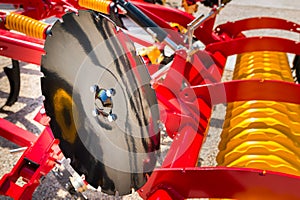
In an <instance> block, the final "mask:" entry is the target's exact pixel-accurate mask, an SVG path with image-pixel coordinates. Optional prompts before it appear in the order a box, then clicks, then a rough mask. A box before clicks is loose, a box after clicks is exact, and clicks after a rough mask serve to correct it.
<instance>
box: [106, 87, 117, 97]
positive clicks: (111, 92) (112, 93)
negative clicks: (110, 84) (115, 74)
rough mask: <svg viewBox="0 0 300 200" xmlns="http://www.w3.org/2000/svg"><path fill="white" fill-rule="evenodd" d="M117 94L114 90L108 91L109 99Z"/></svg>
mask: <svg viewBox="0 0 300 200" xmlns="http://www.w3.org/2000/svg"><path fill="white" fill-rule="evenodd" d="M115 94H116V91H115V90H114V89H113V88H111V89H109V90H106V95H107V96H108V97H111V96H114V95H115Z"/></svg>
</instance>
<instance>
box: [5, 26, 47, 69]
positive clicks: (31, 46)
mask: <svg viewBox="0 0 300 200" xmlns="http://www.w3.org/2000/svg"><path fill="white" fill-rule="evenodd" d="M44 53H45V52H44V41H43V40H39V39H35V38H30V37H28V36H25V35H20V34H16V33H12V32H10V31H7V30H3V29H0V55H1V56H6V57H9V58H12V59H15V60H21V61H24V62H29V63H33V64H37V65H40V62H41V56H42V55H43V54H44Z"/></svg>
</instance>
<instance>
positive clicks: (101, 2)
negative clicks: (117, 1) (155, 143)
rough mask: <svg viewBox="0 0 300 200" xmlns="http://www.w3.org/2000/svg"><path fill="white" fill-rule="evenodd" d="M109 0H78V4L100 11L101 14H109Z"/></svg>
mask: <svg viewBox="0 0 300 200" xmlns="http://www.w3.org/2000/svg"><path fill="white" fill-rule="evenodd" d="M111 3H112V1H109V0H79V1H78V4H79V5H80V6H81V7H83V8H88V9H91V10H95V11H98V12H101V13H103V14H109V9H110V4H111Z"/></svg>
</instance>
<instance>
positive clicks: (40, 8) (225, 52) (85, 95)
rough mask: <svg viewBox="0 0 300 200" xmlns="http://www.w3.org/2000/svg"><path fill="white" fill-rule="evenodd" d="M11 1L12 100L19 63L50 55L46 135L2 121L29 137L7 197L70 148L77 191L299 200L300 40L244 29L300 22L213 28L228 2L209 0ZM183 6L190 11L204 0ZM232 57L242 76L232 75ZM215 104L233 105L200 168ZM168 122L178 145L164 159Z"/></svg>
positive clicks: (6, 48) (3, 19) (3, 185)
mask: <svg viewBox="0 0 300 200" xmlns="http://www.w3.org/2000/svg"><path fill="white" fill-rule="evenodd" d="M1 3H4V4H10V5H12V6H13V7H14V9H13V10H14V11H10V12H4V11H3V12H0V33H1V34H0V55H1V56H5V57H9V58H11V59H12V60H13V63H12V68H5V69H4V71H5V73H6V74H7V76H8V79H9V83H10V90H11V92H10V95H9V97H8V99H7V101H6V104H5V106H11V105H13V104H14V103H15V102H16V101H17V98H18V94H19V90H20V71H19V70H20V67H19V61H23V62H28V63H33V64H36V65H40V68H41V72H42V73H43V77H42V78H41V91H42V95H43V96H44V101H43V108H41V112H39V113H38V115H37V116H36V117H35V119H36V121H38V122H40V123H41V124H42V125H44V126H45V128H44V130H43V131H42V133H41V134H40V135H39V136H36V135H35V134H33V133H31V132H29V131H26V130H23V129H21V128H19V127H17V126H16V125H14V124H12V123H10V122H8V121H6V120H4V119H0V134H1V136H2V137H4V138H6V139H8V140H10V141H12V142H14V143H16V144H17V145H19V146H21V147H27V148H26V150H25V151H24V153H23V155H22V156H21V158H20V159H19V161H18V162H17V163H16V165H15V166H14V167H13V169H12V170H11V172H9V173H7V174H5V175H4V176H3V177H2V178H1V180H0V194H1V195H6V196H10V197H12V198H14V199H30V198H31V197H32V193H33V192H34V191H35V189H36V187H37V186H38V185H39V184H40V181H41V179H43V177H45V176H46V175H47V173H49V172H50V171H51V170H52V169H53V168H54V167H55V166H57V165H60V164H61V163H62V160H64V158H68V159H69V160H70V164H71V166H72V168H73V169H74V170H75V171H76V173H77V174H78V175H79V177H80V178H77V179H76V180H74V179H71V180H73V181H71V183H72V187H73V189H74V190H75V191H77V192H81V191H82V190H84V189H86V187H87V185H89V186H91V187H93V188H101V191H102V192H104V193H106V194H109V195H115V194H118V195H127V194H130V193H131V192H132V190H135V191H137V192H138V193H139V195H140V197H141V198H143V199H187V198H226V199H300V193H299V189H300V153H299V152H300V131H299V130H300V129H299V127H300V114H299V113H300V105H299V104H300V87H299V85H298V82H299V79H300V78H299V77H300V71H299V70H300V60H299V57H298V56H297V55H300V43H299V42H298V41H294V40H291V39H288V38H283V37H275V36H247V34H245V32H247V31H255V30H260V29H275V30H281V31H288V32H292V33H294V34H299V33H300V25H299V24H297V23H295V22H291V21H287V20H284V19H277V18H273V17H255V18H247V19H241V20H238V21H234V22H227V23H224V24H221V25H218V26H216V25H215V23H216V17H217V16H218V15H219V14H220V12H221V10H222V9H223V8H224V7H226V6H225V4H226V3H228V1H222V2H214V1H212V2H211V1H204V2H202V1H201V2H200V3H204V4H205V5H207V6H210V7H211V11H210V12H209V13H208V14H207V15H199V16H196V17H194V16H193V15H191V14H189V13H187V12H185V11H181V10H179V9H174V8H170V7H167V6H163V5H159V4H157V3H155V2H152V3H147V2H141V1H126V0H115V1H110V0H46V1H41V0H34V1H27V0H16V1H9V0H1ZM153 3H155V4H153ZM159 3H161V4H163V3H164V2H159ZM186 4H189V5H188V7H185V9H186V11H189V10H191V9H189V8H191V7H189V6H194V5H195V2H194V3H193V2H192V3H191V2H187V1H184V2H183V5H184V6H186ZM225 9H226V8H225ZM287 53H289V54H292V55H295V60H294V65H293V66H290V64H289V62H288V57H287ZM232 55H237V56H236V65H235V68H234V73H233V78H232V80H231V81H227V82H222V81H221V78H222V75H223V72H224V68H225V64H226V61H227V59H228V57H229V56H232ZM38 89H40V88H38ZM217 104H226V105H227V111H226V116H225V121H224V124H223V130H222V133H221V136H220V137H221V138H220V142H219V144H218V145H219V153H218V155H217V157H216V161H217V163H218V166H211V167H202V166H197V163H198V159H199V152H200V150H201V147H202V144H203V143H204V141H205V139H206V136H207V132H208V128H209V123H210V119H211V115H212V111H213V107H214V106H215V105H217ZM163 132H164V133H166V134H167V135H168V137H170V138H171V139H172V144H171V146H170V149H169V151H168V153H167V155H166V157H165V158H164V160H163V162H162V164H161V166H158V164H157V159H158V157H159V156H160V140H161V139H160V137H161V133H163ZM20 178H21V179H22V180H23V181H24V182H25V184H23V185H20V184H18V180H19V179H20Z"/></svg>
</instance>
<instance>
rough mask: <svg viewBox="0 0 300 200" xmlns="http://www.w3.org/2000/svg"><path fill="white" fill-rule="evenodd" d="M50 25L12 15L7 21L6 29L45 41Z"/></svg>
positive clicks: (22, 16) (8, 16)
mask: <svg viewBox="0 0 300 200" xmlns="http://www.w3.org/2000/svg"><path fill="white" fill-rule="evenodd" d="M48 26H49V25H48V24H46V23H43V22H41V21H38V20H35V19H32V18H30V17H27V16H24V15H20V14H17V13H10V14H9V15H7V16H6V19H5V28H7V29H9V30H15V31H18V32H21V33H24V34H26V35H28V36H31V37H34V38H39V39H44V38H45V37H46V34H45V32H46V29H47V27H48Z"/></svg>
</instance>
